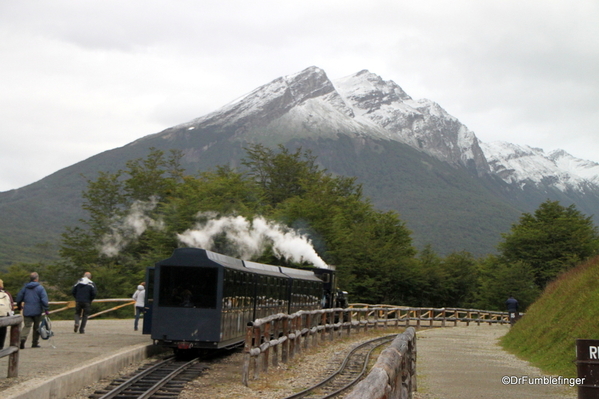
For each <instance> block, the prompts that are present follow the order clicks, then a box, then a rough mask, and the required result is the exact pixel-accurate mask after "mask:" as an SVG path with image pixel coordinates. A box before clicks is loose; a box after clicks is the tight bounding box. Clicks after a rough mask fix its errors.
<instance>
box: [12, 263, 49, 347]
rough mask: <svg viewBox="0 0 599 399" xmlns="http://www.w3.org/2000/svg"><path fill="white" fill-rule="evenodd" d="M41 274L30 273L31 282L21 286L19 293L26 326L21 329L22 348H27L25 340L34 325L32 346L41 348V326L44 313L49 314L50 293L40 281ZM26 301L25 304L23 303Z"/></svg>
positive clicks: (20, 307)
mask: <svg viewBox="0 0 599 399" xmlns="http://www.w3.org/2000/svg"><path fill="white" fill-rule="evenodd" d="M39 278H40V276H39V275H38V274H37V273H36V272H33V273H31V274H30V275H29V282H28V283H27V284H25V285H24V286H23V288H21V291H19V293H18V294H17V299H16V302H17V308H18V309H19V310H21V309H23V310H22V313H21V314H22V315H23V321H24V324H25V326H24V327H23V331H21V349H25V342H26V341H27V337H28V336H29V331H31V326H32V325H33V340H32V342H31V347H32V348H39V347H40V345H39V342H40V333H39V327H40V322H41V320H42V313H44V312H45V313H46V314H48V309H49V304H48V294H47V293H46V289H45V288H44V287H43V286H42V285H41V284H40V283H39ZM23 302H25V306H24V307H23V306H22V304H23Z"/></svg>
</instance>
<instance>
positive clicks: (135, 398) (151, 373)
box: [89, 357, 208, 399]
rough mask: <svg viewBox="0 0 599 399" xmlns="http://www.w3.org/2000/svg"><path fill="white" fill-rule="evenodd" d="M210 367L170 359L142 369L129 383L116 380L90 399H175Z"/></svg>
mask: <svg viewBox="0 0 599 399" xmlns="http://www.w3.org/2000/svg"><path fill="white" fill-rule="evenodd" d="M206 368H208V365H207V364H206V363H200V362H199V358H196V359H193V360H191V361H177V360H176V359H175V358H174V357H169V358H167V359H165V360H162V361H159V362H157V363H154V364H150V365H147V366H144V367H141V368H139V369H138V370H137V371H136V372H135V373H134V374H133V375H131V376H130V377H129V378H127V379H117V380H114V381H113V382H112V383H111V384H110V385H109V386H108V387H106V388H105V389H103V390H101V391H96V392H95V393H93V394H92V395H90V396H89V398H91V399H113V398H117V399H149V398H153V399H166V398H176V397H177V396H179V393H180V392H181V391H182V390H183V388H184V386H185V384H186V383H187V382H189V381H191V380H193V379H195V378H197V377H198V376H199V375H200V374H201V373H202V372H203V371H204V370H205V369H206Z"/></svg>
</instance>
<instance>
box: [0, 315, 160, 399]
mask: <svg viewBox="0 0 599 399" xmlns="http://www.w3.org/2000/svg"><path fill="white" fill-rule="evenodd" d="M52 330H53V331H54V332H55V335H54V337H52V338H51V339H49V340H40V345H41V348H31V335H30V336H29V339H28V340H27V345H26V347H25V349H24V350H21V351H19V376H18V378H7V377H6V376H7V371H8V370H7V369H8V357H5V358H0V397H1V398H19V399H20V398H26V399H30V398H61V397H65V396H66V395H67V394H70V393H72V392H76V391H77V390H78V389H81V388H82V387H84V386H86V384H89V383H91V382H95V381H97V380H99V379H100V378H103V377H104V376H105V375H111V374H114V373H116V372H118V371H119V370H120V369H121V368H123V367H125V366H127V365H129V364H131V363H135V362H139V361H141V360H143V359H144V358H145V357H146V356H147V355H148V354H149V353H148V351H149V349H148V348H147V347H148V345H151V344H152V340H151V338H150V336H149V335H142V334H141V331H133V319H125V320H94V319H92V320H90V321H88V324H87V328H86V329H85V334H78V333H77V334H76V333H74V332H73V322H72V321H66V320H65V321H53V322H52ZM7 344H8V338H7V340H6V345H7ZM151 348H152V347H151ZM49 382H52V384H49ZM33 387H39V389H38V390H39V391H40V392H32V391H31V392H29V391H30V390H31V388H33Z"/></svg>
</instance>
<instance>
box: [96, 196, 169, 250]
mask: <svg viewBox="0 0 599 399" xmlns="http://www.w3.org/2000/svg"><path fill="white" fill-rule="evenodd" d="M157 204H158V200H157V198H156V197H150V201H135V202H134V203H133V205H131V209H129V212H128V213H127V215H125V216H124V217H122V218H117V219H115V220H114V222H113V224H112V225H111V226H110V230H111V231H110V233H108V234H105V235H104V237H102V242H101V244H100V248H99V250H100V253H102V254H104V255H106V256H109V257H113V256H116V255H118V253H119V252H120V251H121V250H122V249H123V248H125V247H126V246H127V245H128V244H130V243H131V242H133V241H134V240H136V239H137V238H139V237H140V236H141V235H142V234H143V233H144V231H146V230H147V229H148V228H150V227H153V228H157V229H162V228H163V225H164V224H163V222H162V221H161V220H158V221H156V220H154V219H152V218H151V217H149V216H148V215H147V213H148V212H150V211H152V210H153V209H154V208H156V205H157Z"/></svg>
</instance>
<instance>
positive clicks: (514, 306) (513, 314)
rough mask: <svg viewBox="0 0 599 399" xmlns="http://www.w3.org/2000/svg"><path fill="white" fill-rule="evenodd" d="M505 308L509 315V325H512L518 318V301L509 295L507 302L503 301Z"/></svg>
mask: <svg viewBox="0 0 599 399" xmlns="http://www.w3.org/2000/svg"><path fill="white" fill-rule="evenodd" d="M505 306H506V307H507V311H508V313H509V319H510V324H511V325H513V324H514V323H516V322H517V321H518V319H519V318H520V314H519V313H518V300H517V299H516V298H514V296H513V295H510V297H509V298H508V299H507V301H505Z"/></svg>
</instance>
